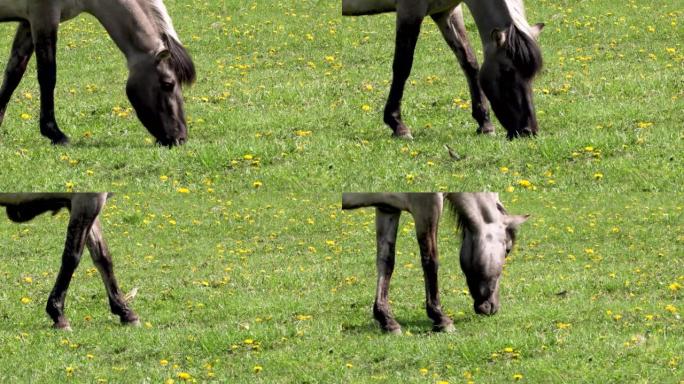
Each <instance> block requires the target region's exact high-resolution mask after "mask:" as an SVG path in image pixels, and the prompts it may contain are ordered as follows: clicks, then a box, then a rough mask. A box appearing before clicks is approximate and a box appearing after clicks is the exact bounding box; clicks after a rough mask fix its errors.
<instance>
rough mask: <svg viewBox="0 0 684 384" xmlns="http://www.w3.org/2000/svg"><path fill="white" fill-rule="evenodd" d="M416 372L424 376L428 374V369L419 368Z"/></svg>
mask: <svg viewBox="0 0 684 384" xmlns="http://www.w3.org/2000/svg"><path fill="white" fill-rule="evenodd" d="M418 372H420V374H421V375H423V376H425V375H427V374H428V369H427V368H421V369H419V370H418Z"/></svg>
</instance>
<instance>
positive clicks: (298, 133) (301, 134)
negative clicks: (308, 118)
mask: <svg viewBox="0 0 684 384" xmlns="http://www.w3.org/2000/svg"><path fill="white" fill-rule="evenodd" d="M295 136H299V137H307V136H311V131H303V130H301V129H298V130H296V131H295Z"/></svg>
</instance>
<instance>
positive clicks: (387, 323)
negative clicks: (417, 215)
mask: <svg viewBox="0 0 684 384" xmlns="http://www.w3.org/2000/svg"><path fill="white" fill-rule="evenodd" d="M400 216H401V211H392V212H387V211H385V210H383V209H381V208H376V209H375V229H376V241H377V258H376V267H377V271H378V284H377V288H376V293H375V302H374V304H373V317H375V320H377V321H378V323H379V324H380V327H381V328H382V330H383V331H385V332H389V333H393V334H400V333H401V326H400V325H399V323H397V321H396V320H395V319H394V317H393V316H392V313H391V311H390V306H389V285H390V280H391V279H392V272H393V271H394V259H395V245H396V241H397V229H398V228H399V217H400Z"/></svg>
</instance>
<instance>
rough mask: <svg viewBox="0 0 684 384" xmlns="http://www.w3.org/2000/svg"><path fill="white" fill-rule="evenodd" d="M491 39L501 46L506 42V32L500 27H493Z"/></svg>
mask: <svg viewBox="0 0 684 384" xmlns="http://www.w3.org/2000/svg"><path fill="white" fill-rule="evenodd" d="M491 37H492V40H493V41H494V42H495V43H496V46H497V47H499V48H501V47H503V46H504V45H505V44H506V37H507V36H506V32H505V31H502V30H500V29H494V30H493V31H492V35H491Z"/></svg>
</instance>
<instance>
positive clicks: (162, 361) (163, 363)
mask: <svg viewBox="0 0 684 384" xmlns="http://www.w3.org/2000/svg"><path fill="white" fill-rule="evenodd" d="M159 365H161V366H162V367H166V366H167V365H169V361H168V360H166V359H161V360H159Z"/></svg>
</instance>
